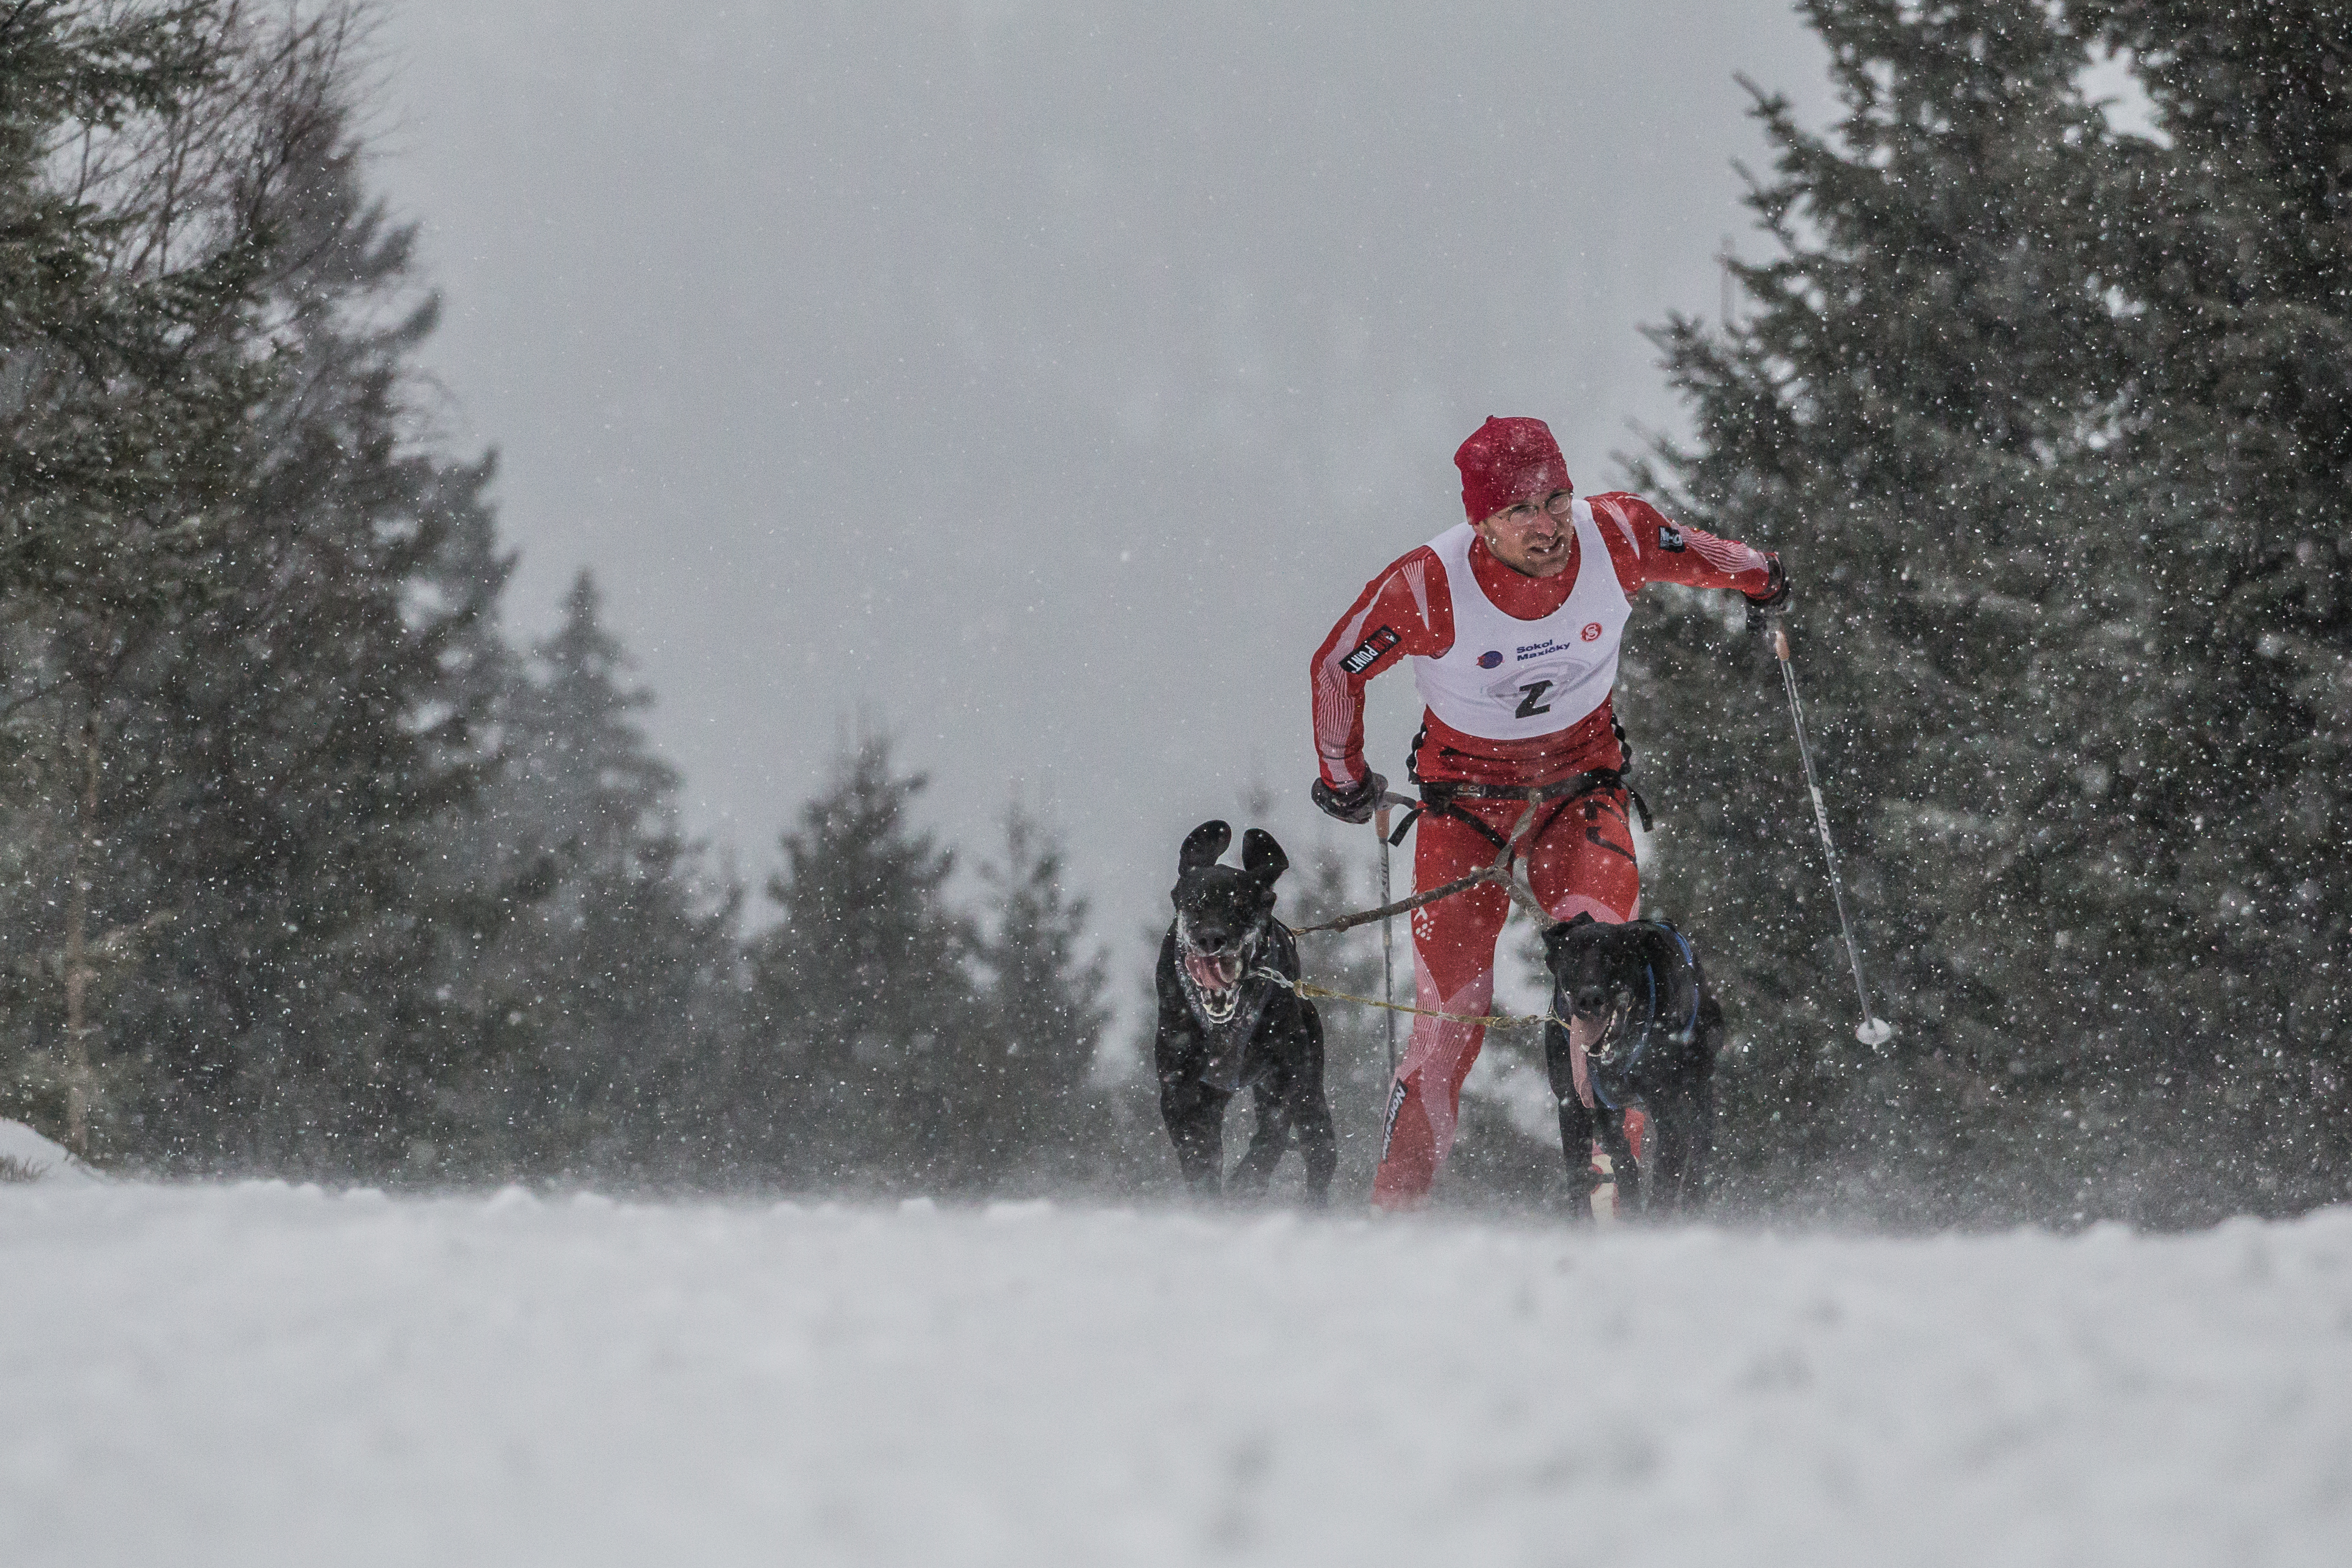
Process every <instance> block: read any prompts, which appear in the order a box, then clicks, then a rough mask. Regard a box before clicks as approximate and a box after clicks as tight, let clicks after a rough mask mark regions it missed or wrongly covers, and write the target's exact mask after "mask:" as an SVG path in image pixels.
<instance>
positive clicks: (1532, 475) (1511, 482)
mask: <svg viewBox="0 0 2352 1568" xmlns="http://www.w3.org/2000/svg"><path fill="white" fill-rule="evenodd" d="M1454 467H1455V468H1459V469H1461V470H1462V510H1465V511H1466V512H1468V513H1469V514H1470V521H1473V522H1479V521H1484V520H1485V519H1486V518H1490V517H1492V516H1494V515H1495V514H1496V512H1498V511H1500V510H1503V509H1504V508H1505V507H1507V506H1516V505H1517V504H1518V503H1519V502H1521V501H1523V500H1538V499H1540V498H1541V497H1544V496H1548V495H1549V494H1551V492H1552V491H1554V490H1566V489H1575V488H1576V487H1575V486H1574V485H1572V484H1570V482H1569V479H1568V459H1567V458H1563V457H1561V456H1560V455H1559V442H1557V441H1555V440H1553V439H1552V438H1551V426H1549V425H1546V424H1545V423H1544V422H1543V421H1542V420H1540V419H1496V418H1494V417H1492V416H1489V417H1488V418H1487V420H1486V423H1485V424H1484V425H1481V426H1478V428H1477V430H1476V431H1475V433H1473V434H1472V436H1471V437H1470V439H1468V440H1467V441H1465V442H1463V443H1462V448H1461V450H1459V451H1457V452H1455V453H1454Z"/></svg>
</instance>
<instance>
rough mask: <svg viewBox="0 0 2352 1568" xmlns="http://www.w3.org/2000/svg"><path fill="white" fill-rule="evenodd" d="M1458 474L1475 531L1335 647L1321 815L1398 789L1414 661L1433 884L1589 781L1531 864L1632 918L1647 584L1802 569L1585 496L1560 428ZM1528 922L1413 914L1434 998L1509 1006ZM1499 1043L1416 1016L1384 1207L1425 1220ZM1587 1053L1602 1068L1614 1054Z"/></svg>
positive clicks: (1427, 872) (1442, 549) (1385, 1160)
mask: <svg viewBox="0 0 2352 1568" xmlns="http://www.w3.org/2000/svg"><path fill="white" fill-rule="evenodd" d="M1454 466H1455V467H1457V468H1460V469H1461V470H1462V506H1463V510H1464V511H1465V512H1466V513H1467V514H1468V521H1465V522H1462V523H1458V524H1456V525H1455V526H1454V527H1453V528H1450V529H1448V530H1446V531H1444V533H1441V534H1439V535H1438V536H1437V537H1436V538H1435V539H1433V540H1431V541H1430V542H1428V543H1427V544H1425V545H1423V546H1422V547H1421V548H1420V549H1418V550H1415V551H1412V552H1411V553H1409V554H1407V555H1405V556H1403V557H1402V558H1401V559H1399V560H1398V561H1396V562H1395V563H1393V564H1391V566H1389V567H1388V569H1387V570H1385V571H1383V572H1382V573H1381V574H1380V575H1379V576H1377V577H1375V578H1373V579H1372V580H1371V582H1370V583H1369V584H1365V587H1364V591H1363V593H1362V594H1361V595H1359V596H1358V598H1357V600H1356V602H1355V604H1354V605H1351V606H1350V607H1349V610H1348V613H1347V614H1346V615H1344V616H1340V617H1339V624H1338V625H1337V626H1333V627H1332V628H1331V635H1330V636H1328V637H1325V638H1324V639H1323V645H1322V647H1319V648H1318V649H1316V652H1315V660H1314V664H1313V666H1312V668H1311V671H1310V679H1311V682H1312V686H1313V690H1314V713H1315V747H1316V752H1317V754H1318V758H1319V759H1320V762H1321V764H1322V771H1321V776H1320V777H1318V779H1317V780H1316V781H1315V784H1314V787H1313V791H1312V793H1313V795H1314V799H1315V804H1316V805H1318V806H1320V807H1321V808H1322V809H1323V810H1324V811H1326V812H1328V813H1329V814H1330V815H1331V816H1336V817H1338V818H1339V820H1340V821H1342V822H1349V823H1362V822H1367V821H1369V820H1370V818H1371V816H1372V813H1373V811H1374V809H1375V808H1376V807H1377V806H1378V805H1379V803H1380V799H1381V793H1382V792H1383V791H1384V790H1385V789H1386V788H1387V787H1388V783H1387V781H1386V780H1385V779H1383V778H1382V777H1381V775H1380V774H1379V773H1374V772H1372V771H1371V769H1370V767H1368V766H1367V765H1366V764H1365V761H1364V685H1365V683H1366V682H1367V681H1369V680H1370V679H1372V678H1373V677H1375V676H1377V675H1379V674H1380V673H1381V671H1383V670H1385V669H1387V668H1389V667H1390V666H1391V665H1393V664H1395V663H1396V662H1397V661H1398V660H1399V659H1402V658H1411V659H1412V661H1413V681H1414V684H1415V685H1416V686H1417V687H1418V688H1419V689H1420V691H1421V697H1422V700H1423V703H1424V704H1425V709H1426V710H1425V711H1424V712H1423V716H1422V729H1421V733H1420V734H1418V735H1417V736H1415V737H1414V738H1413V743H1412V766H1411V773H1412V777H1413V779H1414V780H1415V782H1417V783H1418V784H1420V785H1421V786H1422V793H1423V799H1424V800H1425V801H1427V802H1428V803H1429V809H1427V810H1426V811H1424V812H1423V815H1422V816H1421V817H1420V819H1419V826H1418V831H1417V837H1416V839H1415V842H1414V847H1413V886H1414V888H1415V889H1416V890H1419V889H1429V888H1434V887H1437V886H1439V885H1441V884H1443V883H1445V882H1450V881H1452V880H1454V879H1455V878H1457V877H1461V876H1464V875H1465V874H1467V873H1468V872H1471V871H1474V870H1475V869H1477V868H1479V867H1481V866H1485V865H1487V864H1489V863H1490V862H1492V861H1493V859H1494V858H1495V856H1496V851H1497V849H1498V848H1499V847H1500V846H1501V845H1502V843H1503V842H1504V840H1505V838H1506V837H1507V836H1508V835H1509V834H1510V832H1511V831H1512V829H1513V828H1514V827H1515V826H1517V823H1518V821H1519V818H1520V816H1522V814H1524V813H1525V811H1526V810H1527V801H1528V794H1529V792H1530V791H1531V790H1532V789H1534V788H1536V787H1538V786H1541V785H1544V784H1553V783H1556V782H1559V781H1563V780H1567V779H1570V778H1571V777H1574V776H1575V775H1578V774H1586V775H1590V777H1589V779H1588V781H1587V782H1588V783H1589V784H1590V786H1591V787H1589V788H1588V789H1586V790H1584V791H1581V792H1580V793H1578V794H1576V795H1573V796H1572V797H1570V798H1568V799H1565V800H1562V801H1559V802H1557V803H1554V804H1551V805H1546V806H1545V807H1544V812H1545V815H1544V816H1539V817H1538V823H1537V826H1536V827H1535V828H1534V830H1533V831H1532V832H1531V833H1530V835H1529V836H1528V838H1527V839H1525V840H1523V841H1522V844H1521V848H1520V858H1521V860H1522V862H1523V863H1524V864H1525V865H1526V868H1527V874H1528V881H1529V883H1530V884H1531V885H1532V886H1533V888H1534V890H1535V895H1536V897H1537V898H1538V900H1540V901H1541V902H1542V904H1543V906H1544V908H1545V909H1547V910H1549V911H1550V912H1551V914H1552V915H1553V917H1554V918H1555V919H1559V920H1569V919H1572V918H1574V917H1575V916H1576V915H1578V914H1580V913H1585V914H1590V915H1591V916H1592V918H1593V919H1595V920H1600V921H1630V920H1632V919H1633V918H1634V914H1635V910H1636V909H1637V907H1638V905H1639V903H1640V899H1641V874H1640V869H1639V868H1638V866H1637V865H1636V863H1635V861H1634V858H1633V828H1632V826H1631V824H1630V823H1629V822H1628V820H1627V817H1626V808H1627V805H1628V798H1627V795H1626V791H1625V788H1624V785H1623V784H1622V778H1621V774H1622V772H1623V770H1624V768H1625V766H1626V757H1625V752H1624V750H1623V737H1622V731H1619V730H1618V729H1617V725H1616V720H1615V717H1614V715H1613V714H1612V710H1611V707H1610V689H1611V688H1612V686H1614V685H1615V683H1616V679H1617V650H1618V641H1619V638H1620V636H1621V635H1622V632H1623V630H1624V626H1625V620H1626V617H1627V616H1628V615H1629V614H1630V613H1631V611H1632V604H1631V599H1632V595H1633V594H1634V593H1635V592H1636V591H1637V590H1638V589H1640V587H1641V586H1642V584H1644V583H1679V584H1684V585H1685V586H1687V587H1693V588H1727V589H1732V590H1734V591H1737V592H1738V593H1741V594H1744V595H1747V596H1748V599H1749V600H1750V601H1752V602H1754V603H1756V604H1758V605H1762V606H1764V607H1767V608H1778V607H1779V606H1780V605H1782V604H1783V603H1785V602H1786V600H1787V599H1788V596H1789V584H1788V578H1787V576H1786V574H1784V573H1783V572H1782V571H1781V569H1780V558H1779V557H1778V556H1777V555H1771V554H1767V553H1764V552H1759V551H1757V550H1754V549H1751V548H1749V547H1748V545H1745V544H1742V543H1739V542H1736V541H1733V540H1727V539H1717V538H1716V537H1714V536H1713V535H1711V534H1707V533H1703V532H1701V531H1698V530H1696V529H1692V528H1680V527H1677V526H1676V525H1675V524H1674V523H1672V522H1670V521H1667V520H1666V519H1665V517H1664V516H1663V515H1662V514H1660V513H1659V511H1658V510H1656V509H1655V508H1654V507H1653V506H1651V505H1650V504H1649V503H1648V502H1647V501H1644V500H1641V499H1639V498H1638V497H1635V496H1631V495H1624V494H1619V493H1610V494H1604V495H1596V496H1592V497H1591V498H1582V497H1579V496H1578V495H1577V494H1576V490H1575V487H1574V485H1573V484H1571V483H1570V479H1569V477H1568V464H1567V460H1566V459H1565V458H1562V457H1561V456H1560V451H1559V443H1558V442H1556V441H1555V440H1553V439H1552V434H1551V431H1550V429H1549V427H1548V426H1545V424H1544V423H1543V421H1541V420H1539V419H1493V418H1490V419H1488V420H1487V421H1486V424H1485V425H1483V426H1480V427H1479V428H1478V430H1477V431H1476V432H1475V434H1473V435H1472V436H1471V437H1470V438H1469V439H1468V440H1466V441H1465V442H1463V443H1462V447H1461V449H1460V450H1459V451H1457V452H1455V453H1454ZM1508 910H1509V897H1508V895H1507V893H1505V892H1504V890H1503V889H1501V888H1500V887H1498V886H1496V885H1495V884H1493V883H1486V884H1485V885H1483V886H1480V887H1476V888H1473V889H1470V890H1469V891H1468V892H1465V893H1458V894H1455V895H1454V897H1452V898H1448V899H1443V900H1439V901H1438V902H1436V903H1434V904H1426V905H1423V907H1422V908H1420V909H1418V910H1414V911H1413V914H1412V948H1413V982H1414V994H1415V996H1416V998H1417V1002H1418V1005H1420V1006H1422V1007H1424V1008H1428V1009H1431V1010H1433V1011H1436V1012H1444V1013H1457V1014H1467V1015H1484V1014H1486V1012H1487V1011H1489V1009H1490V1008H1491V1006H1492V1005H1493V1001H1494V994H1495V942H1496V938H1497V937H1499V936H1500V935H1501V933H1502V929H1503V919H1504V916H1505V915H1506V914H1507V912H1508ZM1485 1036H1486V1031H1485V1029H1484V1028H1482V1027H1480V1026H1477V1025H1474V1024H1457V1023H1450V1022H1445V1021H1442V1020H1439V1019H1436V1018H1430V1017H1417V1018H1415V1019H1414V1020H1413V1026H1412V1045H1411V1047H1410V1048H1409V1049H1408V1050H1407V1051H1406V1053H1405V1058H1404V1060H1403V1061H1402V1063H1400V1064H1399V1066H1398V1068H1397V1074H1396V1079H1395V1081H1394V1082H1393V1083H1392V1084H1391V1086H1390V1092H1389V1105H1388V1124H1387V1127H1386V1129H1385V1130H1384V1131H1383V1133H1382V1137H1381V1163H1380V1171H1379V1173H1378V1175H1377V1176H1376V1177H1375V1178H1374V1181H1373V1185H1372V1201H1373V1203H1374V1204H1376V1205H1379V1206H1381V1207H1382V1208H1385V1209H1404V1208H1412V1207H1416V1206H1418V1205H1420V1204H1421V1203H1422V1201H1423V1199H1424V1198H1425V1197H1426V1196H1427V1194H1428V1192H1429V1188H1430V1184H1431V1183H1432V1182H1433V1181H1434V1180H1435V1179H1436V1175H1437V1173H1438V1170H1439V1169H1440V1168H1441V1167H1442V1166H1443V1165H1444V1163H1445V1155H1446V1152H1447V1150H1448V1149H1450V1148H1451V1147H1452V1145H1453V1142H1454V1121H1455V1118H1456V1116H1457V1114H1458V1112H1459V1110H1460V1106H1461V1098H1462V1080H1463V1079H1465V1077H1467V1076H1468V1075H1469V1071H1470V1065H1471V1063H1472V1062H1474V1061H1475V1060H1476V1059H1477V1056H1478V1047H1479V1046H1480V1044H1481V1043H1482V1042H1483V1041H1484V1039H1485ZM1577 1043H1578V1045H1579V1047H1580V1054H1579V1060H1581V1047H1589V1046H1590V1045H1591V1043H1592V1042H1591V1039H1590V1038H1588V1037H1583V1036H1581V1035H1580V1036H1579V1037H1578V1039H1577Z"/></svg>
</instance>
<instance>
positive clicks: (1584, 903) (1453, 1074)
mask: <svg viewBox="0 0 2352 1568" xmlns="http://www.w3.org/2000/svg"><path fill="white" fill-rule="evenodd" d="M1457 805H1458V809H1460V810H1462V811H1465V812H1472V813H1475V814H1476V816H1478V818H1479V819H1480V820H1481V821H1483V822H1485V823H1486V824H1487V825H1488V826H1491V827H1493V828H1494V830H1495V831H1496V833H1498V834H1500V835H1503V836H1504V837H1508V836H1509V834H1510V832H1511V829H1512V828H1513V827H1515V826H1517V825H1518V821H1519V818H1520V816H1522V815H1523V814H1524V813H1525V812H1526V810H1527V804H1526V803H1525V802H1524V801H1516V800H1463V801H1459V802H1458V803H1457ZM1543 810H1544V811H1545V812H1546V813H1547V814H1548V816H1549V820H1547V819H1546V818H1544V817H1538V822H1540V823H1542V824H1543V826H1541V828H1540V829H1539V831H1538V833H1537V834H1536V836H1535V837H1534V839H1533V841H1532V843H1531V844H1530V845H1529V846H1528V847H1523V848H1522V850H1521V852H1520V857H1519V858H1520V863H1521V864H1522V865H1523V866H1524V867H1525V868H1526V870H1527V875H1528V882H1529V884H1530V885H1531V886H1532V887H1533V888H1534V889H1535V894H1536V897H1537V899H1538V900H1540V901H1541V902H1542V904H1543V906H1544V908H1545V909H1547V910H1550V911H1551V913H1552V916H1553V918H1555V919H1557V920H1572V919H1574V918H1575V917H1576V915H1578V914H1579V913H1580V912H1581V913H1589V914H1591V916H1592V918H1593V919H1594V920H1597V921H1611V922H1616V921H1630V920H1632V919H1633V915H1634V911H1635V909H1636V907H1637V906H1638V905H1639V904H1640V902H1641V897H1642V876H1641V869H1640V868H1639V866H1638V865H1637V864H1636V863H1635V861H1634V859H1633V828H1632V826H1630V825H1629V824H1628V823H1627V821H1626V818H1625V792H1624V791H1622V790H1597V791H1595V792H1593V793H1592V794H1591V795H1579V796H1577V797H1575V798H1574V799H1571V800H1570V801H1568V802H1567V803H1566V804H1565V805H1559V806H1558V807H1554V806H1551V805H1546V806H1545V807H1544V808H1543ZM1413 831H1414V835H1415V843H1414V847H1413V865H1412V871H1413V876H1412V880H1413V886H1414V887H1415V888H1434V887H1436V886H1438V885H1439V884H1441V883H1444V882H1450V881H1452V880H1453V879H1454V878H1456V877H1461V876H1465V875H1467V874H1468V873H1470V872H1472V871H1475V870H1476V869H1478V868H1480V867H1482V866H1486V865H1489V864H1491V863H1492V862H1493V861H1494V858H1495V853H1496V851H1495V844H1494V841H1493V840H1491V839H1489V838H1488V837H1486V835H1485V834H1482V833H1480V832H1479V831H1478V830H1477V829H1476V828H1475V827H1473V826H1471V825H1470V824H1468V823H1466V822H1465V821H1463V820H1462V819H1461V818H1460V817H1458V816H1450V815H1446V814H1441V813H1438V812H1424V813H1423V815H1422V816H1421V818H1420V820H1419V822H1418V823H1417V824H1416V826H1415V827H1414V830H1413ZM1509 912H1510V895H1509V894H1507V893H1506V892H1505V891H1504V890H1503V889H1501V888H1499V887H1496V886H1495V885H1493V884H1492V883H1489V884H1486V886H1483V887H1477V888H1473V889H1470V890H1469V891H1468V892H1466V893H1456V894H1455V895H1454V897H1452V898H1450V899H1441V900H1438V901H1437V902H1436V903H1433V904H1425V905H1423V907H1422V908H1420V909H1418V910H1414V911H1413V913H1412V956H1413V989H1414V994H1415V997H1416V1005H1419V1006H1422V1007H1424V1008H1428V1009H1431V1010H1433V1011H1435V1012H1442V1013H1467V1014H1482V1015H1483V1014H1486V1013H1488V1012H1491V1011H1492V1010H1493V1007H1494V1000H1495V943H1496V939H1497V938H1499V937H1500V936H1501V935H1502V931H1503V920H1504V917H1505V916H1506V915H1507V914H1508V913H1509ZM1485 1040H1486V1030H1485V1028H1483V1027H1482V1026H1478V1025H1475V1024H1453V1023H1446V1022H1444V1021H1443V1020H1440V1019H1436V1018H1427V1017H1417V1018H1415V1019H1414V1020H1413V1022H1412V1047H1411V1048H1410V1049H1408V1050H1407V1051H1406V1052H1405V1058H1404V1060H1403V1062H1402V1063H1401V1064H1400V1065H1399V1066H1398V1068H1397V1076H1396V1082H1395V1083H1394V1085H1392V1086H1391V1089H1390V1092H1389V1125H1388V1131H1387V1136H1386V1138H1385V1140H1384V1142H1383V1143H1382V1147H1381V1167H1380V1173H1379V1174H1378V1175H1377V1176H1376V1177H1374V1179H1373V1182H1372V1202H1373V1203H1374V1204H1376V1205H1379V1206H1380V1207H1381V1208H1386V1209H1404V1208H1413V1207H1417V1206H1418V1205H1420V1204H1421V1202H1422V1201H1423V1198H1425V1197H1426V1196H1427V1195H1428V1193H1429V1188H1430V1184H1431V1183H1432V1182H1433V1181H1434V1180H1436V1177H1437V1173H1438V1171H1439V1170H1440V1169H1441V1168H1442V1167H1443V1166H1444V1163H1445V1155H1446V1152H1447V1151H1448V1150H1450V1149H1451V1148H1452V1147H1453V1146H1454V1121H1455V1119H1456V1117H1457V1116H1458V1114H1459V1113H1460V1110H1461V1104H1462V1080H1463V1079H1465V1078H1467V1077H1468V1076H1469V1075H1470V1065H1471V1064H1472V1063H1473V1062H1475V1061H1476V1060H1477V1059H1478V1047H1480V1045H1482V1044H1483V1043H1485Z"/></svg>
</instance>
